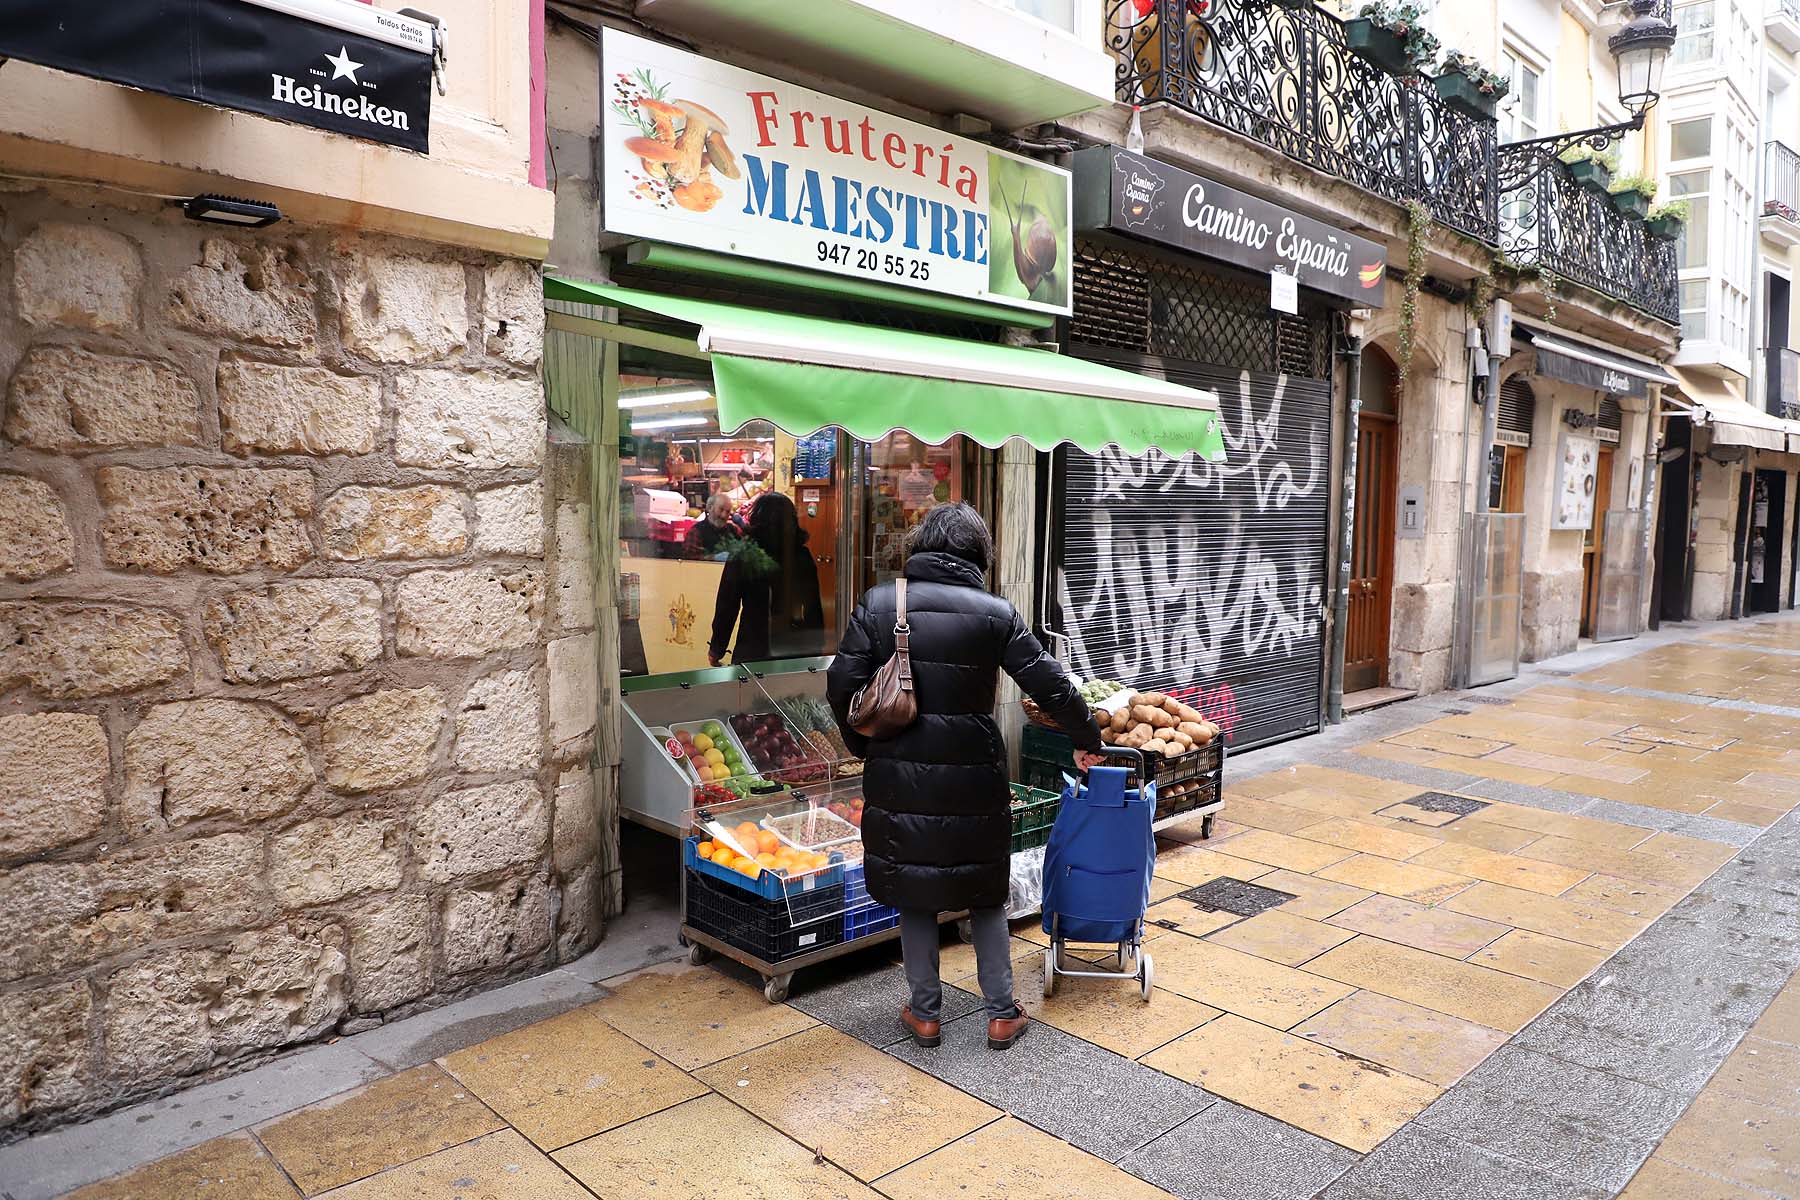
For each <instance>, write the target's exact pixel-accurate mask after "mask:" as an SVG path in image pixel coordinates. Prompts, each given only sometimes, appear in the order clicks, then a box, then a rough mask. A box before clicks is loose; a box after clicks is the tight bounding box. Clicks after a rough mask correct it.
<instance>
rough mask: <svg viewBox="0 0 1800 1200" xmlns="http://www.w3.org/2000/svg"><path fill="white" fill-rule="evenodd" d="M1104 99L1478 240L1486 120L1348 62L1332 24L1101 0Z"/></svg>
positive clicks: (1487, 205)
mask: <svg viewBox="0 0 1800 1200" xmlns="http://www.w3.org/2000/svg"><path fill="white" fill-rule="evenodd" d="M1106 11H1107V23H1106V36H1107V46H1108V49H1110V50H1111V52H1112V55H1113V59H1114V61H1115V63H1116V70H1115V75H1116V77H1117V81H1118V95H1119V98H1120V99H1121V100H1124V101H1126V102H1127V103H1131V104H1153V103H1156V102H1157V101H1166V102H1167V103H1170V104H1174V105H1178V106H1179V107H1181V108H1184V109H1186V110H1188V111H1189V112H1192V113H1195V114H1197V115H1199V116H1201V117H1204V118H1205V119H1207V120H1208V121H1211V122H1213V123H1215V124H1218V125H1222V126H1224V127H1225V128H1227V129H1230V130H1232V131H1233V132H1235V133H1238V134H1241V135H1243V136H1244V137H1247V138H1251V139H1253V140H1255V141H1258V142H1261V143H1262V144H1263V145H1265V146H1269V147H1272V148H1273V149H1275V150H1278V151H1280V152H1281V153H1282V154H1285V155H1286V156H1287V157H1289V158H1291V159H1294V160H1296V161H1298V162H1302V163H1305V164H1306V165H1307V166H1309V167H1313V168H1314V169H1316V170H1319V171H1323V172H1324V173H1326V174H1328V175H1332V176H1335V177H1337V178H1339V179H1343V180H1347V181H1349V182H1350V183H1353V184H1355V185H1357V186H1358V187H1361V188H1363V189H1365V190H1367V191H1370V192H1373V193H1375V194H1376V195H1379V196H1385V197H1386V198H1388V199H1389V200H1396V201H1399V202H1401V203H1405V202H1408V201H1413V200H1417V201H1419V202H1421V203H1423V204H1424V205H1425V206H1426V208H1427V209H1429V210H1430V212H1431V215H1432V219H1433V220H1435V221H1437V222H1438V223H1440V224H1443V225H1447V226H1449V227H1451V228H1452V229H1456V230H1459V231H1461V232H1462V233H1466V234H1469V235H1471V236H1473V237H1476V238H1479V239H1480V240H1482V241H1484V242H1487V243H1489V244H1490V245H1491V244H1493V243H1494V242H1495V241H1496V237H1497V232H1498V216H1497V208H1496V204H1497V199H1498V185H1497V184H1496V182H1495V172H1494V165H1495V164H1494V136H1495V134H1494V123H1493V122H1492V121H1484V120H1480V119H1477V118H1474V117H1470V116H1468V115H1466V114H1464V113H1462V112H1461V111H1459V110H1457V109H1454V108H1451V107H1450V106H1449V105H1448V104H1446V103H1445V102H1444V101H1443V100H1442V99H1440V98H1439V96H1438V94H1437V90H1436V88H1435V87H1433V86H1432V83H1431V81H1430V80H1429V79H1426V78H1425V77H1423V76H1420V75H1393V74H1390V73H1389V72H1387V71H1385V70H1382V69H1381V68H1380V67H1377V66H1375V65H1374V64H1372V63H1370V62H1368V61H1366V60H1365V59H1363V58H1361V57H1359V56H1358V55H1357V54H1355V53H1353V52H1352V51H1351V50H1350V48H1349V46H1348V44H1347V43H1346V41H1345V37H1344V23H1343V21H1341V20H1339V19H1338V18H1337V17H1334V16H1332V15H1331V14H1330V13H1327V12H1325V11H1324V10H1322V9H1320V8H1318V7H1317V6H1316V5H1313V4H1307V5H1305V6H1304V7H1299V8H1290V7H1285V6H1283V5H1281V4H1279V3H1276V2H1275V0H1106Z"/></svg>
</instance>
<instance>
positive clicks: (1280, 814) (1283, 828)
mask: <svg viewBox="0 0 1800 1200" xmlns="http://www.w3.org/2000/svg"><path fill="white" fill-rule="evenodd" d="M1220 812H1221V815H1222V816H1227V817H1230V818H1231V819H1232V820H1233V821H1236V822H1237V823H1238V824H1240V825H1248V826H1249V827H1250V828H1252V829H1267V830H1270V831H1272V832H1274V833H1298V832H1300V831H1301V830H1302V829H1305V828H1306V827H1307V826H1308V825H1317V824H1318V823H1319V822H1320V821H1323V820H1324V819H1325V817H1324V816H1323V815H1322V814H1320V813H1316V812H1311V811H1309V810H1307V809H1304V808H1293V807H1290V806H1289V805H1286V804H1283V803H1281V802H1280V801H1279V800H1258V799H1256V798H1255V797H1253V796H1244V797H1240V798H1237V799H1232V800H1227V801H1226V802H1225V807H1224V808H1223V809H1222V810H1220Z"/></svg>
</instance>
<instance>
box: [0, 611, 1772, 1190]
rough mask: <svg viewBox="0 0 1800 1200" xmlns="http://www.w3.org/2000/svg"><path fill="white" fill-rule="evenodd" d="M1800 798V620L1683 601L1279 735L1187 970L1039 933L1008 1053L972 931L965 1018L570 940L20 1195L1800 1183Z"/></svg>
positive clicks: (70, 1148) (1249, 786) (1196, 839)
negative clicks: (1118, 974) (505, 1020)
mask: <svg viewBox="0 0 1800 1200" xmlns="http://www.w3.org/2000/svg"><path fill="white" fill-rule="evenodd" d="M1796 805H1800V620H1773V619H1771V620H1763V621H1758V622H1754V623H1749V622H1746V623H1740V624H1737V625H1734V626H1725V627H1720V626H1712V627H1707V628H1706V629H1704V630H1701V629H1695V630H1688V631H1665V632H1664V634H1663V635H1662V636H1660V637H1657V638H1646V639H1642V640H1641V641H1640V642H1638V643H1630V644H1625V645H1622V646H1615V647H1606V648H1602V649H1600V650H1597V651H1594V652H1590V653H1589V654H1587V655H1584V656H1581V657H1578V658H1574V659H1566V660H1563V661H1562V662H1559V663H1556V664H1551V665H1550V669H1549V670H1538V671H1533V672H1528V674H1527V675H1526V676H1525V677H1524V678H1522V679H1521V680H1518V681H1515V682H1514V683H1512V684H1508V685H1502V686H1500V687H1498V688H1490V689H1484V690H1483V691H1482V692H1480V693H1457V694H1451V695H1443V696H1437V697H1431V698H1428V699H1426V700H1420V701H1412V702H1408V703H1404V704H1399V705H1395V706H1391V707H1388V708H1383V709H1380V710H1376V711H1374V712H1370V713H1366V714H1364V715H1362V716H1359V717H1357V718H1354V719H1353V720H1352V721H1351V722H1350V723H1349V724H1347V725H1345V726H1342V727H1339V728H1338V729H1336V730H1333V731H1331V732H1330V733H1329V734H1327V735H1324V736H1321V737H1317V738H1311V739H1307V740H1304V741H1301V742H1297V743H1292V744H1289V745H1287V746H1283V747H1279V748H1277V749H1276V750H1274V751H1268V752H1261V753H1258V754H1252V755H1245V756H1243V757H1242V758H1241V759H1240V760H1239V761H1238V763H1237V764H1236V766H1235V767H1234V770H1233V773H1232V775H1231V777H1230V779H1229V785H1228V788H1227V804H1226V807H1225V810H1224V812H1223V813H1222V814H1221V815H1220V819H1219V820H1218V822H1217V828H1216V829H1215V831H1214V836H1213V837H1212V838H1211V839H1210V840H1202V839H1201V837H1200V832H1199V822H1198V821H1195V822H1192V823H1191V824H1190V825H1187V826H1180V827H1176V828H1175V829H1172V830H1169V831H1167V836H1166V837H1165V838H1164V840H1163V843H1162V853H1161V855H1160V857H1159V859H1158V867H1157V880H1156V886H1155V890H1154V893H1153V904H1152V908H1151V911H1150V920H1151V921H1152V922H1153V925H1152V927H1151V931H1150V932H1151V934H1152V937H1151V939H1150V941H1149V942H1148V943H1147V949H1148V950H1149V952H1150V953H1151V954H1152V955H1153V957H1154V960H1155V972H1156V985H1157V986H1156V989H1155V991H1154V993H1153V995H1152V997H1151V1000H1150V1002H1149V1003H1148V1004H1146V1003H1144V1002H1143V1001H1142V1000H1141V998H1140V997H1139V995H1138V992H1137V989H1136V987H1135V985H1133V984H1132V983H1130V982H1128V981H1120V982H1113V981H1108V980H1085V979H1068V980H1062V981H1059V985H1058V992H1057V994H1056V996H1055V997H1053V998H1051V999H1048V1000H1046V999H1043V998H1042V996H1041V984H1042V977H1043V969H1044V964H1043V955H1044V947H1043V942H1044V938H1043V935H1042V933H1041V932H1040V931H1038V930H1037V929H1036V928H1035V926H1033V925H1031V924H1029V923H1024V924H1021V925H1018V926H1016V927H1015V938H1014V950H1015V956H1014V957H1015V974H1016V982H1017V988H1018V992H1019V995H1020V997H1021V999H1022V1000H1024V1001H1025V1003H1026V1005H1027V1007H1028V1008H1029V1009H1030V1010H1031V1011H1032V1013H1033V1015H1034V1016H1035V1017H1036V1018H1037V1019H1038V1025H1037V1027H1036V1028H1035V1029H1034V1030H1033V1031H1032V1032H1031V1033H1030V1034H1029V1035H1028V1036H1027V1037H1026V1038H1025V1039H1024V1040H1023V1041H1022V1042H1020V1043H1019V1044H1018V1045H1017V1046H1016V1047H1015V1048H1014V1049H1013V1050H1011V1051H1009V1052H1007V1053H1004V1054H997V1053H993V1052H990V1051H988V1050H987V1049H986V1045H985V1026H984V1017H983V1016H982V1014H981V1013H980V1011H979V1002H978V1000H977V999H976V997H975V996H974V995H972V994H971V992H972V991H973V990H974V989H975V981H974V979H973V975H974V969H975V964H974V961H973V958H972V956H971V955H970V953H969V952H968V950H967V948H965V947H961V946H956V945H948V946H946V948H945V952H944V955H943V964H942V970H943V974H944V976H945V979H946V981H947V982H948V983H950V984H951V985H952V986H951V987H950V988H947V989H946V1006H945V1021H946V1024H945V1031H944V1043H943V1045H942V1046H941V1047H940V1048H937V1049H933V1050H921V1049H918V1048H916V1047H914V1046H913V1045H912V1044H911V1043H910V1042H909V1041H907V1040H905V1039H904V1038H903V1036H902V1031H901V1029H900V1027H899V1025H898V1021H897V1009H898V1006H899V1004H900V1003H901V999H902V984H901V978H900V972H899V969H898V967H897V965H896V959H895V954H896V953H897V951H896V950H895V949H894V948H893V947H892V946H887V947H875V948H872V949H871V950H869V951H867V952H865V953H864V954H861V955H858V956H856V957H854V958H851V959H849V960H846V961H845V962H844V963H841V964H835V965H834V968H833V969H831V970H821V971H817V972H813V973H810V974H802V975H800V976H798V977H797V978H796V979H795V981H794V991H793V995H792V998H791V1000H790V1001H789V1003H787V1004H784V1005H777V1006H771V1005H768V1004H766V1003H764V1001H763V999H762V996H761V994H760V991H759V990H757V988H756V987H755V986H754V982H755V981H753V980H752V979H750V978H749V977H747V976H744V975H740V974H738V973H737V972H736V971H735V968H729V969H721V968H718V967H716V966H706V967H689V966H686V965H685V964H674V963H663V964H659V965H655V966H651V967H648V968H645V969H640V970H636V971H633V972H631V973H628V974H624V975H615V976H612V977H610V978H603V979H598V980H596V979H594V978H593V977H592V972H589V973H587V974H586V975H584V974H583V973H581V972H574V973H570V972H568V971H567V970H565V972H563V973H559V974H564V975H567V976H568V978H567V979H566V980H563V981H562V982H561V983H559V984H558V985H557V986H556V987H555V988H554V990H553V993H551V994H549V995H548V998H546V996H542V995H537V994H536V993H533V996H534V997H535V998H534V999H533V1000H532V1001H531V1002H533V1003H537V1004H539V1005H540V1006H541V1007H540V1009H538V1010H534V1011H533V1012H532V1013H531V1014H530V1015H529V1016H528V1017H527V1018H523V1019H520V1020H518V1021H516V1022H511V1023H509V1024H507V1025H506V1026H505V1028H504V1029H503V1030H501V1031H499V1032H497V1033H496V1032H494V1031H493V1030H491V1029H488V1028H485V1027H483V1026H482V1025H481V1024H480V1022H474V1023H470V1024H467V1025H461V1024H450V1025H446V1026H444V1027H443V1028H440V1029H439V1030H437V1031H436V1032H435V1033H433V1034H431V1035H430V1036H428V1037H419V1036H415V1037H412V1038H411V1040H410V1041H409V1040H408V1039H407V1038H406V1036H404V1035H403V1034H401V1033H400V1032H399V1031H398V1029H397V1027H396V1028H393V1029H387V1030H377V1031H375V1034H374V1035H363V1038H371V1037H375V1038H379V1037H380V1036H382V1035H386V1037H387V1039H388V1041H387V1043H382V1044H383V1045H389V1044H391V1045H392V1046H393V1047H396V1049H392V1050H390V1051H384V1052H382V1053H372V1052H370V1053H369V1056H368V1058H367V1059H366V1060H365V1061H368V1062H372V1063H375V1064H377V1065H378V1066H379V1068H380V1069H379V1070H371V1069H365V1070H364V1071H363V1073H362V1075H360V1076H359V1077H357V1078H354V1079H350V1080H346V1081H345V1087H344V1090H340V1091H338V1092H337V1093H336V1094H329V1095H326V1096H325V1097H324V1098H323V1099H319V1093H318V1092H314V1093H313V1094H310V1095H299V1096H297V1098H296V1099H295V1100H294V1102H293V1104H292V1105H291V1106H289V1107H292V1108H294V1109H295V1111H283V1109H282V1108H280V1107H279V1106H276V1105H272V1104H270V1103H269V1101H268V1099H267V1097H254V1096H253V1097H248V1098H246V1101H245V1103H243V1104H241V1105H239V1106H238V1107H242V1108H243V1109H244V1110H245V1112H246V1114H247V1115H246V1117H245V1118H244V1119H243V1121H242V1122H241V1123H240V1124H239V1125H238V1126H236V1127H232V1128H229V1129H228V1130H221V1129H220V1128H219V1126H218V1125H217V1124H215V1125H213V1126H210V1127H208V1131H207V1137H208V1140H205V1141H200V1143H199V1144H198V1145H194V1146H192V1147H191V1148H187V1149H183V1150H181V1151H179V1152H178V1153H176V1154H174V1155H172V1156H169V1157H162V1158H158V1159H157V1160H156V1161H154V1162H150V1163H148V1165H139V1163H140V1162H141V1161H142V1160H143V1159H149V1158H152V1157H155V1155H154V1154H153V1153H150V1152H146V1153H143V1154H141V1155H139V1156H137V1158H136V1159H135V1160H133V1159H132V1158H131V1153H130V1149H129V1147H127V1148H126V1149H123V1150H121V1149H120V1147H119V1146H118V1145H116V1144H115V1145H112V1146H111V1147H110V1148H109V1150H108V1154H109V1155H110V1157H108V1156H107V1155H99V1156H91V1157H90V1158H89V1159H88V1160H86V1164H85V1165H86V1170H87V1171H88V1172H90V1173H89V1174H88V1175H87V1176H86V1178H92V1173H98V1168H97V1166H96V1165H95V1164H99V1163H104V1164H105V1165H106V1167H107V1168H108V1169H110V1170H119V1169H121V1168H130V1169H129V1170H127V1172H126V1173H125V1174H122V1175H116V1176H114V1177H113V1178H111V1179H107V1180H104V1181H102V1182H98V1183H94V1184H91V1185H90V1186H87V1187H83V1188H79V1189H78V1190H74V1191H72V1192H69V1191H68V1190H67V1189H68V1188H69V1187H72V1186H74V1185H76V1184H79V1183H82V1182H85V1181H86V1179H85V1178H84V1177H83V1166H84V1164H83V1162H82V1161H78V1160H77V1159H76V1158H75V1156H76V1155H77V1154H78V1153H79V1151H80V1148H81V1147H82V1146H83V1145H84V1143H83V1139H82V1132H81V1127H76V1129H74V1130H70V1131H63V1132H62V1133H59V1134H52V1135H49V1136H48V1137H44V1138H39V1139H33V1140H32V1141H30V1142H25V1143H21V1144H19V1145H16V1146H13V1147H8V1148H6V1149H4V1150H0V1194H10V1195H11V1196H12V1197H13V1198H14V1200H40V1198H41V1197H48V1196H52V1195H56V1194H59V1193H60V1194H72V1195H74V1196H77V1197H80V1198H81V1200H122V1198H125V1197H131V1198H133V1200H165V1198H174V1197H182V1198H183V1200H187V1198H191V1197H195V1196H199V1197H207V1196H218V1197H229V1198H232V1200H237V1198H246V1197H247V1198H255V1200H260V1198H263V1197H270V1198H273V1197H281V1198H283V1200H294V1198H295V1197H300V1196H305V1197H312V1196H328V1197H332V1198H334V1200H338V1198H342V1200H377V1198H382V1200H385V1198H388V1197H452V1196H459V1197H460V1196H469V1197H485V1196H496V1197H504V1196H521V1197H524V1196H530V1197H550V1198H557V1197H563V1196H569V1197H587V1196H599V1197H606V1198H608V1200H612V1198H633V1197H652V1196H655V1197H666V1196H671V1195H674V1196H686V1195H707V1196H713V1195H744V1196H771V1197H787V1196H796V1197H799V1196H805V1197H815V1196H846V1197H848V1196H876V1195H882V1196H889V1197H895V1198H901V1197H913V1196H920V1197H924V1196H942V1195H946V1194H962V1195H969V1196H1002V1195H1011V1194H1020V1195H1041V1196H1050V1197H1060V1196H1067V1197H1077V1196H1082V1197H1087V1196H1097V1195H1113V1196H1123V1197H1139V1196H1155V1195H1161V1194H1174V1195H1178V1196H1184V1197H1221V1198H1226V1200H1238V1198H1243V1200H1252V1198H1254V1200H1305V1198H1311V1197H1316V1196H1323V1197H1326V1198H1327V1200H1376V1198H1382V1200H1387V1198H1393V1200H1432V1198H1434V1197H1440V1196H1441V1197H1457V1198H1459V1200H1460V1198H1465V1197H1466V1198H1480V1197H1521V1198H1525V1197H1529V1198H1531V1200H1559V1198H1562V1197H1570V1198H1575V1197H1581V1198H1587V1197H1611V1196H1616V1195H1620V1194H1623V1195H1625V1196H1627V1197H1629V1198H1630V1200H1651V1198H1654V1200H1739V1198H1758V1197H1760V1198H1763V1200H1767V1198H1769V1197H1790V1198H1796V1200H1800V984H1794V985H1792V986H1790V981H1791V980H1792V978H1793V976H1794V972H1795V970H1796V968H1797V967H1800V872H1797V870H1796V868H1795V866H1794V863H1795V862H1796V861H1797V860H1800V817H1797V816H1795V815H1793V813H1792V810H1793V809H1794V808H1795V807H1796ZM459 1029H467V1030H471V1031H473V1030H477V1029H480V1030H481V1031H482V1035H481V1036H480V1037H474V1036H471V1037H468V1038H466V1039H459V1038H458V1037H457V1036H456V1033H455V1031H456V1030H459ZM490 1034H491V1036H490ZM362 1041H363V1039H362V1038H353V1039H346V1040H345V1041H344V1042H343V1043H340V1047H348V1048H352V1049H355V1048H357V1047H358V1046H359V1043H362ZM452 1042H454V1043H455V1044H451V1043H452ZM367 1045H369V1046H371V1047H376V1043H375V1042H373V1041H371V1042H369V1043H367ZM420 1046H426V1047H428V1052H421V1051H418V1047H420ZM398 1047H411V1051H412V1052H408V1051H407V1050H405V1049H400V1048H398ZM338 1048H339V1047H331V1048H328V1049H338ZM421 1054H422V1055H423V1056H421ZM384 1055H385V1056H384ZM373 1076H379V1077H378V1078H372V1081H371V1077H373ZM351 1084H357V1085H360V1086H351ZM246 1086H247V1087H249V1086H251V1085H246ZM314 1100H317V1101H318V1102H317V1103H310V1104H309V1106H307V1107H301V1105H303V1104H308V1102H310V1101H314ZM162 1103H166V1102H162ZM131 1111H132V1110H125V1113H122V1114H117V1115H115V1116H114V1117H112V1118H106V1119H105V1120H107V1121H113V1122H117V1121H119V1120H120V1119H121V1118H122V1117H125V1116H126V1114H129V1113H130V1112H131ZM276 1114H279V1115H276ZM227 1124H229V1122H227ZM213 1134H220V1136H212V1135H213ZM192 1140H195V1141H198V1140H199V1139H198V1138H194V1139H192ZM88 1144H90V1145H91V1143H88ZM167 1148H168V1147H167V1146H166V1145H161V1144H159V1146H158V1149H157V1153H161V1152H163V1151H165V1150H166V1149H167ZM122 1157H123V1158H124V1159H125V1161H120V1159H121V1158H122Z"/></svg>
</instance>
